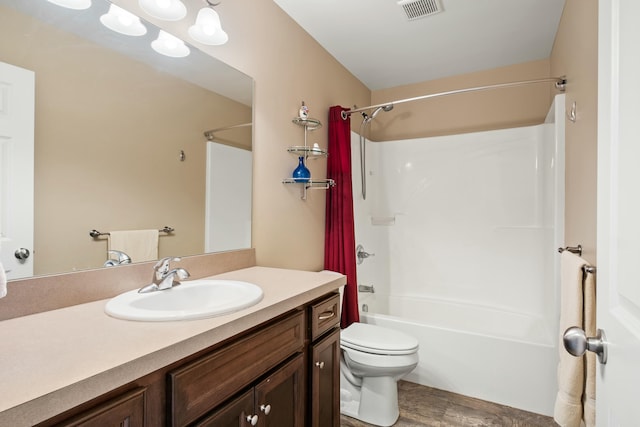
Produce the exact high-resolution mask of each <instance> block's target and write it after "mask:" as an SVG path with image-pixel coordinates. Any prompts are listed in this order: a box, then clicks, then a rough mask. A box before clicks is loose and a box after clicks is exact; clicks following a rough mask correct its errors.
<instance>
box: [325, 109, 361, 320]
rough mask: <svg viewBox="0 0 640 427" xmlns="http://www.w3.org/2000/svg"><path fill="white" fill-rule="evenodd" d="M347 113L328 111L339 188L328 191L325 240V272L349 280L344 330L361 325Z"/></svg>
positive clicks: (331, 170) (330, 171)
mask: <svg viewBox="0 0 640 427" xmlns="http://www.w3.org/2000/svg"><path fill="white" fill-rule="evenodd" d="M345 110H347V108H342V107H340V106H335V107H331V108H330V109H329V147H328V150H329V157H328V160H327V178H330V179H333V180H335V182H336V185H335V187H333V189H331V190H329V191H327V208H326V209H327V210H326V223H325V238H324V268H325V269H326V270H332V271H337V272H339V273H342V274H344V275H346V276H347V285H346V286H345V288H344V291H343V299H342V319H341V322H340V326H342V328H346V327H347V326H349V325H350V324H352V323H353V322H358V321H360V316H359V314H358V280H357V277H356V237H355V228H354V222H353V191H352V188H351V119H350V117H347V119H346V120H343V119H342V116H341V113H342V111H345Z"/></svg>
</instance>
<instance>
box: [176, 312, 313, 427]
mask: <svg viewBox="0 0 640 427" xmlns="http://www.w3.org/2000/svg"><path fill="white" fill-rule="evenodd" d="M304 331H305V324H304V315H303V312H297V313H295V314H292V315H291V316H289V317H287V318H285V319H283V320H281V321H279V322H277V323H275V324H273V325H271V326H267V327H265V328H263V329H260V330H259V331H257V332H254V333H252V334H250V335H248V336H246V337H244V338H242V339H240V340H238V341H236V342H233V343H231V344H229V345H227V346H225V347H224V348H222V349H220V350H218V351H216V352H214V353H212V354H210V355H208V356H204V357H202V358H200V359H198V360H196V361H194V362H191V363H189V364H187V365H185V366H184V367H181V368H179V369H177V370H174V371H172V372H170V373H169V399H170V405H171V411H170V413H171V420H170V422H171V425H172V426H184V425H187V424H189V423H191V422H193V421H195V420H196V419H198V418H199V417H201V416H202V415H204V414H205V413H207V412H209V411H210V410H211V409H213V408H215V407H216V406H217V405H219V404H221V403H222V402H224V401H225V400H227V399H228V398H230V397H231V396H232V395H234V394H236V393H238V392H239V391H240V390H241V389H242V388H244V387H246V386H247V385H248V384H250V383H251V382H252V381H253V380H255V379H256V378H258V377H259V376H260V375H262V374H264V373H265V372H267V371H268V370H269V369H271V368H273V367H275V366H276V365H277V364H278V363H280V362H282V361H284V360H285V359H286V358H287V357H289V356H291V355H292V354H294V353H296V352H298V351H301V350H302V348H303V345H304Z"/></svg>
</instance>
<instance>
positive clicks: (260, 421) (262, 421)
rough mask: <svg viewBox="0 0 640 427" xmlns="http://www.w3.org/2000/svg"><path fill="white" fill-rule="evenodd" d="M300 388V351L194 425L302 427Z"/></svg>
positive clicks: (301, 368)
mask: <svg viewBox="0 0 640 427" xmlns="http://www.w3.org/2000/svg"><path fill="white" fill-rule="evenodd" d="M303 387H304V361H303V356H302V354H300V355H298V356H296V357H295V358H294V359H293V360H291V361H289V362H287V363H285V364H284V366H282V367H280V368H278V369H276V370H275V371H274V372H273V373H271V374H269V375H268V376H267V377H266V378H264V379H263V380H262V381H260V382H258V383H257V384H256V385H255V386H254V387H252V388H251V389H249V390H248V391H246V392H244V393H242V394H241V395H240V396H239V397H237V398H235V399H232V400H231V401H230V402H229V403H227V404H225V405H222V407H220V408H218V409H216V410H215V411H214V412H213V413H212V414H211V415H210V416H208V417H206V418H205V419H204V420H202V421H200V422H197V423H195V424H194V425H195V426H197V427H239V426H258V427H303V426H304V395H305V394H304V390H303Z"/></svg>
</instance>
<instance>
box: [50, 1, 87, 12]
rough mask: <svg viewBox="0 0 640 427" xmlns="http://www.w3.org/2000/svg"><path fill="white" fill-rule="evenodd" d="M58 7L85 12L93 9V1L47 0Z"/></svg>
mask: <svg viewBox="0 0 640 427" xmlns="http://www.w3.org/2000/svg"><path fill="white" fill-rule="evenodd" d="M47 1H48V2H49V3H53V4H55V5H56V6H62V7H66V8H67V9H75V10H84V9H89V8H90V7H91V0H47Z"/></svg>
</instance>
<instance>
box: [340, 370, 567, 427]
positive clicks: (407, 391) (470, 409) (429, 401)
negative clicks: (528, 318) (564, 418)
mask: <svg viewBox="0 0 640 427" xmlns="http://www.w3.org/2000/svg"><path fill="white" fill-rule="evenodd" d="M398 403H399V406H400V418H399V419H398V421H397V422H396V423H395V424H394V426H395V427H422V426H429V427H466V426H476V427H488V426H491V427H493V426H495V427H557V426H558V425H557V424H556V423H555V421H553V419H552V418H551V417H546V416H543V415H539V414H534V413H531V412H526V411H521V410H519V409H514V408H510V407H507V406H502V405H498V404H496V403H491V402H486V401H484V400H479V399H474V398H472V397H467V396H462V395H460V394H455V393H450V392H447V391H442V390H438V389H435V388H430V387H425V386H422V385H419V384H414V383H410V382H407V381H400V382H399V383H398ZM340 426H341V427H370V426H371V424H367V423H363V422H361V421H358V420H356V419H353V418H349V417H345V416H344V415H341V416H340Z"/></svg>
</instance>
